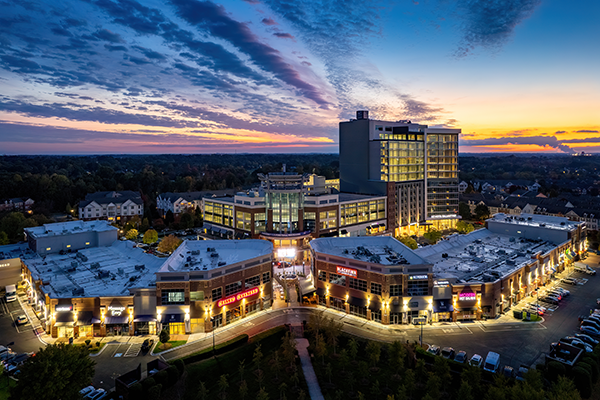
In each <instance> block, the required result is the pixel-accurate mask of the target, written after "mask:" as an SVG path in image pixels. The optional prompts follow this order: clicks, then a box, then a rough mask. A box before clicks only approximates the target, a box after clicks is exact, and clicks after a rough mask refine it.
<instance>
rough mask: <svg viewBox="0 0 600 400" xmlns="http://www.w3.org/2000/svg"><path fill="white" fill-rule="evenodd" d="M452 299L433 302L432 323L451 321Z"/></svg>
mask: <svg viewBox="0 0 600 400" xmlns="http://www.w3.org/2000/svg"><path fill="white" fill-rule="evenodd" d="M453 311H454V307H453V306H452V299H438V300H434V301H433V316H432V318H433V322H446V321H452V312H453Z"/></svg>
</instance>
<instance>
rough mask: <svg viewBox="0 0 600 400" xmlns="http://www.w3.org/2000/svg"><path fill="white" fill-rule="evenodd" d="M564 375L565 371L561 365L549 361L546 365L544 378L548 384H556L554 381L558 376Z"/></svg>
mask: <svg viewBox="0 0 600 400" xmlns="http://www.w3.org/2000/svg"><path fill="white" fill-rule="evenodd" d="M565 374H566V369H565V366H564V365H563V364H562V363H559V362H558V361H550V362H549V363H548V368H547V369H546V378H547V379H548V380H549V381H550V382H556V379H558V376H559V375H565Z"/></svg>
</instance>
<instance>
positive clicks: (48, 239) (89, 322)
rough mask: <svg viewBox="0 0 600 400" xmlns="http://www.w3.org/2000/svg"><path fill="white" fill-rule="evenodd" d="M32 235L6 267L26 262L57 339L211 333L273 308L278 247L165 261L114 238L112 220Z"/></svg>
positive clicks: (189, 244)
mask: <svg viewBox="0 0 600 400" xmlns="http://www.w3.org/2000/svg"><path fill="white" fill-rule="evenodd" d="M25 233H26V236H27V243H24V244H21V245H11V246H2V247H0V256H1V258H2V265H4V264H6V265H9V266H12V265H13V264H16V265H18V264H20V267H21V276H20V281H21V282H22V283H23V284H25V286H26V291H27V296H28V301H29V303H30V304H31V305H32V308H33V309H34V311H35V313H36V315H37V316H38V317H39V318H40V321H41V322H42V327H43V328H44V329H45V331H46V332H47V333H48V334H50V335H52V336H53V337H57V338H60V337H65V338H70V337H74V338H78V337H90V338H91V337H100V336H112V335H144V334H156V333H158V332H159V331H160V330H161V329H163V328H165V329H167V330H168V331H169V332H170V333H172V334H184V333H194V332H204V331H210V330H212V326H213V324H214V325H215V326H220V325H224V324H227V323H230V322H232V321H235V320H236V319H239V318H243V317H244V316H246V315H247V314H250V313H252V312H255V311H260V310H263V309H265V308H267V307H269V306H270V302H271V292H272V291H271V266H272V252H273V249H272V245H271V243H269V242H267V241H264V240H244V241H238V240H232V241H184V242H183V243H182V244H181V245H180V246H179V248H178V249H177V250H176V251H175V252H174V253H173V254H172V255H171V256H170V257H169V258H159V257H156V256H153V255H150V254H147V253H145V252H144V251H143V250H142V249H140V248H137V247H136V244H135V243H133V242H130V241H120V240H117V233H118V230H117V228H115V227H113V226H111V225H109V224H108V222H107V221H71V222H65V223H56V224H46V225H43V226H39V227H34V228H26V229H25Z"/></svg>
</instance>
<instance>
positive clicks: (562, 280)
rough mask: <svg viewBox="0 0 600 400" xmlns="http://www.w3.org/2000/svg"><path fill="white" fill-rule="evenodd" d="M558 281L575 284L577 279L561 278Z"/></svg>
mask: <svg viewBox="0 0 600 400" xmlns="http://www.w3.org/2000/svg"><path fill="white" fill-rule="evenodd" d="M560 281H561V282H562V283H566V284H567V285H577V281H576V280H575V279H573V278H562V279H561V280H560Z"/></svg>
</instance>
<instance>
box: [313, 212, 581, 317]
mask: <svg viewBox="0 0 600 400" xmlns="http://www.w3.org/2000/svg"><path fill="white" fill-rule="evenodd" d="M585 246H586V231H585V223H582V222H574V221H569V220H568V219H567V218H561V217H550V216H541V215H529V214H522V215H521V216H507V215H504V214H497V215H496V216H494V218H491V219H489V220H488V221H486V228H484V229H479V230H477V231H474V232H471V233H469V234H467V235H459V234H455V235H452V236H450V237H449V238H447V239H445V240H442V241H440V242H439V243H438V244H436V245H433V246H426V247H422V248H419V249H417V250H414V251H413V250H410V249H409V248H407V247H406V246H404V245H403V244H402V243H400V242H398V241H397V240H395V239H393V238H391V237H374V238H360V239H357V238H321V239H315V240H313V241H311V243H310V247H311V253H312V256H313V258H312V263H311V268H312V270H313V276H314V278H313V279H314V285H315V287H316V288H317V291H316V295H317V296H319V303H320V304H321V305H324V306H326V307H331V308H335V309H338V310H340V311H344V312H346V313H349V314H354V315H356V316H359V317H362V318H366V319H368V320H373V321H378V322H381V323H383V324H396V323H411V322H413V323H415V322H423V321H425V322H441V321H465V320H480V319H486V318H496V317H497V316H499V315H501V314H502V313H505V312H507V311H509V310H510V308H511V307H512V306H513V305H515V304H516V303H517V302H518V301H520V300H522V299H524V298H525V297H527V296H532V295H534V294H535V291H536V289H537V288H538V287H540V286H542V285H545V284H546V283H548V282H549V281H550V280H551V278H552V276H553V275H554V274H555V273H556V272H561V271H563V270H564V269H565V268H567V266H568V265H569V264H570V263H571V262H572V260H573V259H574V258H575V257H577V255H578V254H581V253H582V252H583V251H585V250H586V248H585Z"/></svg>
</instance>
